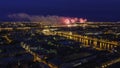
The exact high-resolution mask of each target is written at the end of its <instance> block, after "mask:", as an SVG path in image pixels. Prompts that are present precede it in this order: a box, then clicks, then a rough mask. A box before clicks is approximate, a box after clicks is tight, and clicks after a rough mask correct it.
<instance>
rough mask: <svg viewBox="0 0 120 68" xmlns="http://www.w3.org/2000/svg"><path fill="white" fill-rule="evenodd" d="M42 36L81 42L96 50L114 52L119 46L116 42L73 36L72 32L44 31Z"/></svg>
mask: <svg viewBox="0 0 120 68" xmlns="http://www.w3.org/2000/svg"><path fill="white" fill-rule="evenodd" d="M44 34H47V35H59V36H63V37H66V38H68V39H72V40H75V41H78V42H81V43H83V44H84V46H86V47H93V48H95V49H98V50H109V51H112V50H114V48H115V47H117V46H119V43H118V42H116V41H108V40H103V39H97V38H91V37H88V36H82V35H78V34H73V33H72V32H62V31H61V32H57V31H46V32H44Z"/></svg>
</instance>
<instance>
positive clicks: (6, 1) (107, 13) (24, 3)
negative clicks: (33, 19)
mask: <svg viewBox="0 0 120 68" xmlns="http://www.w3.org/2000/svg"><path fill="white" fill-rule="evenodd" d="M12 13H27V14H30V15H59V16H72V17H84V18H88V20H90V21H120V0H0V20H3V19H4V18H6V17H5V16H7V15H8V14H12ZM4 20H5V19H4Z"/></svg>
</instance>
